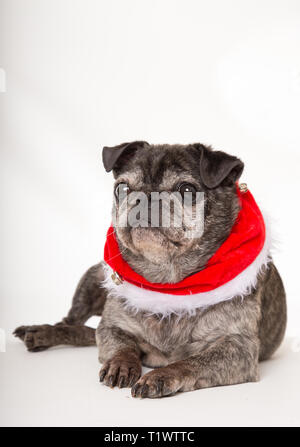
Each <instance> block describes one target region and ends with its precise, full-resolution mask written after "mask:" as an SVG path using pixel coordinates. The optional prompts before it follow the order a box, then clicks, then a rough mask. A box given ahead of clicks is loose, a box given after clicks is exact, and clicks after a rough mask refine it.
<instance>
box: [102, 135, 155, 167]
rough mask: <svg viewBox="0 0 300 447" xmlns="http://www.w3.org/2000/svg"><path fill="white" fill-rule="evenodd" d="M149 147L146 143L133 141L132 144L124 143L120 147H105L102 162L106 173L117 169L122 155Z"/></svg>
mask: <svg viewBox="0 0 300 447" xmlns="http://www.w3.org/2000/svg"><path fill="white" fill-rule="evenodd" d="M144 145H149V144H148V143H147V142H146V141H132V142H131V143H122V144H119V145H118V146H113V147H108V146H105V147H104V148H103V151H102V161H103V165H104V168H105V170H106V172H109V171H111V170H112V169H114V168H115V167H116V164H117V162H118V161H119V160H120V157H121V155H123V154H124V153H125V152H127V151H134V150H135V149H137V148H138V147H143V146H144Z"/></svg>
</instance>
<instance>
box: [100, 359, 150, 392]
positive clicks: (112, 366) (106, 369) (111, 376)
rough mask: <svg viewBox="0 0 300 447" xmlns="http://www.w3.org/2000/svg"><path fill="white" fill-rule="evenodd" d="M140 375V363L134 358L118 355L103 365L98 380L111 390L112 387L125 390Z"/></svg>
mask: <svg viewBox="0 0 300 447" xmlns="http://www.w3.org/2000/svg"><path fill="white" fill-rule="evenodd" d="M141 373H142V366H141V362H140V360H139V359H138V358H137V357H136V356H130V355H128V354H126V353H120V354H116V355H115V356H114V357H112V358H111V359H110V360H108V361H107V362H105V363H104V364H103V366H102V368H101V370H100V373H99V379H100V382H103V383H104V384H105V385H107V386H110V387H111V388H113V387H114V386H118V387H119V388H126V387H132V385H134V384H135V382H136V381H137V380H138V379H139V377H141Z"/></svg>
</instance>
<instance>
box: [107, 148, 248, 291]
mask: <svg viewBox="0 0 300 447" xmlns="http://www.w3.org/2000/svg"><path fill="white" fill-rule="evenodd" d="M103 162H104V166H105V168H106V170H107V171H110V170H113V173H114V177H115V187H114V205H113V224H114V228H115V231H116V235H117V239H118V242H119V245H120V248H121V251H122V253H123V256H124V257H125V259H127V261H128V262H129V263H130V265H131V266H132V267H133V268H134V269H135V270H136V271H137V272H138V273H140V274H142V275H143V276H144V277H146V279H148V280H150V281H152V282H177V281H179V280H180V279H183V277H185V276H187V275H189V274H191V273H194V272H195V271H199V270H200V269H201V268H203V267H204V266H205V263H206V262H207V260H208V259H209V258H210V257H211V256H212V254H213V253H214V252H215V251H216V249H217V248H218V247H219V246H220V245H221V243H222V242H223V241H224V240H225V239H226V237H227V236H228V234H229V233H230V230H231V228H232V225H233V223H234V221H235V219H236V216H237V214H238V210H239V208H238V199H237V195H236V186H235V182H236V180H237V179H238V178H239V176H240V175H241V173H242V170H243V163H242V162H241V161H240V160H239V159H237V158H236V157H232V156H230V155H228V154H225V153H224V152H219V151H218V152H214V151H212V150H211V149H210V148H207V147H205V146H203V145H201V144H193V145H187V146H182V145H149V144H148V143H145V142H133V143H124V144H122V145H120V146H116V147H113V148H108V147H105V148H104V149H103Z"/></svg>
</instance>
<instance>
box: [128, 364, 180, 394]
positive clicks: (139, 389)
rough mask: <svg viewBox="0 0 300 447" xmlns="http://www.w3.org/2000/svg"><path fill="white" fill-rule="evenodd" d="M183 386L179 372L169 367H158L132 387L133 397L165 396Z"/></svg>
mask: <svg viewBox="0 0 300 447" xmlns="http://www.w3.org/2000/svg"><path fill="white" fill-rule="evenodd" d="M181 387H182V380H181V379H180V376H179V374H178V372H176V371H173V370H171V369H169V368H168V366H166V367H163V368H157V369H154V370H153V371H150V372H148V373H147V374H145V375H144V376H143V377H141V378H140V380H139V381H138V382H137V383H136V384H135V385H134V386H133V387H132V389H131V395H132V397H142V398H143V397H151V398H154V397H163V396H169V395H171V394H175V393H176V392H177V391H179V390H180V388H181Z"/></svg>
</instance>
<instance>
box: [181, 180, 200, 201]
mask: <svg viewBox="0 0 300 447" xmlns="http://www.w3.org/2000/svg"><path fill="white" fill-rule="evenodd" d="M177 191H179V192H180V194H181V195H182V197H183V198H184V194H185V193H190V194H191V197H192V203H195V202H196V197H197V189H196V188H195V186H194V185H191V184H190V183H180V185H178V188H177Z"/></svg>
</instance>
